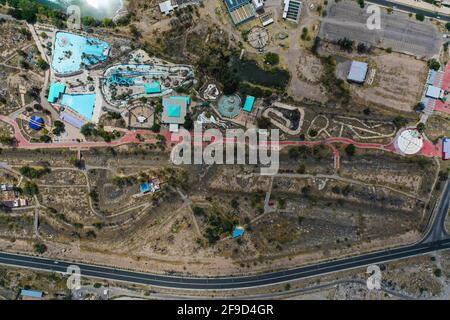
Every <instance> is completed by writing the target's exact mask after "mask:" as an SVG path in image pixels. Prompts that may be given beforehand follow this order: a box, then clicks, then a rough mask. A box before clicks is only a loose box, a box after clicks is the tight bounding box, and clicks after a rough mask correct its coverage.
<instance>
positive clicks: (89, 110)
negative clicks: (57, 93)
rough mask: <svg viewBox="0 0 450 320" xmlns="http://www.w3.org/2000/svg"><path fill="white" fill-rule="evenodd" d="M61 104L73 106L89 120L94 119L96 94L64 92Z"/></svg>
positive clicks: (72, 107)
mask: <svg viewBox="0 0 450 320" xmlns="http://www.w3.org/2000/svg"><path fill="white" fill-rule="evenodd" d="M60 103H61V105H63V106H66V107H69V108H71V109H72V110H73V111H75V112H77V113H78V114H80V115H82V116H83V117H84V118H86V119H87V120H89V121H90V120H92V115H93V113H94V107H95V94H63V96H62V99H61V102H60Z"/></svg>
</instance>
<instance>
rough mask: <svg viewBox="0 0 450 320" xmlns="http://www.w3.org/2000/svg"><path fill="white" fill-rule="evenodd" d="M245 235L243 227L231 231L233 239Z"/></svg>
mask: <svg viewBox="0 0 450 320" xmlns="http://www.w3.org/2000/svg"><path fill="white" fill-rule="evenodd" d="M244 233H245V229H244V228H243V227H236V228H234V230H233V239H234V238H238V237H240V236H242V235H243V234H244Z"/></svg>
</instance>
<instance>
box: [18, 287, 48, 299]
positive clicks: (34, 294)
mask: <svg viewBox="0 0 450 320" xmlns="http://www.w3.org/2000/svg"><path fill="white" fill-rule="evenodd" d="M20 295H21V296H22V297H27V298H38V299H40V298H42V297H43V296H44V293H43V292H42V291H37V290H26V289H22V290H21V291H20Z"/></svg>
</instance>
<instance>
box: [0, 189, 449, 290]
mask: <svg viewBox="0 0 450 320" xmlns="http://www.w3.org/2000/svg"><path fill="white" fill-rule="evenodd" d="M449 206H450V183H449V182H448V181H447V183H446V184H445V189H444V191H443V193H442V198H441V203H440V204H439V208H438V211H437V213H436V215H435V217H434V221H433V225H432V227H431V228H430V231H429V232H428V233H427V235H426V236H425V237H424V239H423V241H421V242H420V243H418V244H414V245H410V246H405V247H400V248H394V249H386V250H383V251H378V252H374V253H368V254H363V255H360V256H355V257H349V258H344V259H339V260H333V261H328V262H323V263H318V264H314V265H308V266H304V267H299V268H294V269H289V270H285V271H277V272H269V273H264V274H261V275H253V276H235V277H214V278H213V277H211V278H206V277H186V276H184V277H182V276H177V275H156V274H149V273H140V272H135V271H128V270H123V269H113V268H108V267H102V266H96V265H89V264H79V263H70V262H67V261H55V260H52V259H47V258H41V257H32V256H25V255H18V254H12V253H6V252H1V253H0V264H5V265H12V266H17V267H22V268H31V269H39V270H44V271H50V272H61V273H65V272H66V271H67V267H68V266H69V265H71V264H76V265H77V266H78V267H80V270H81V275H82V276H86V277H95V278H101V279H109V280H118V281H126V282H133V283H139V284H147V285H153V286H159V287H168V288H177V289H199V290H225V289H239V288H249V287H256V286H265V285H273V284H277V283H282V282H286V281H292V280H298V279H302V278H307V277H312V276H319V275H323V274H327V273H332V272H337V271H343V270H348V269H353V268H358V267H363V266H367V265H371V264H380V263H384V262H387V261H392V260H397V259H403V258H408V257H413V256H417V255H421V254H425V253H429V252H433V251H439V250H444V249H450V238H449V237H448V234H447V233H446V232H445V228H444V223H445V219H446V217H447V214H448V210H449Z"/></svg>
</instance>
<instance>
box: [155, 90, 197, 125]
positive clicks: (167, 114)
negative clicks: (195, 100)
mask: <svg viewBox="0 0 450 320" xmlns="http://www.w3.org/2000/svg"><path fill="white" fill-rule="evenodd" d="M190 102H191V98H190V97H188V96H173V97H168V98H167V97H166V98H163V100H162V105H163V113H162V116H161V122H162V123H164V124H169V128H170V130H171V131H176V130H178V125H180V124H183V123H184V118H185V117H186V113H187V107H188V105H189V104H190Z"/></svg>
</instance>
